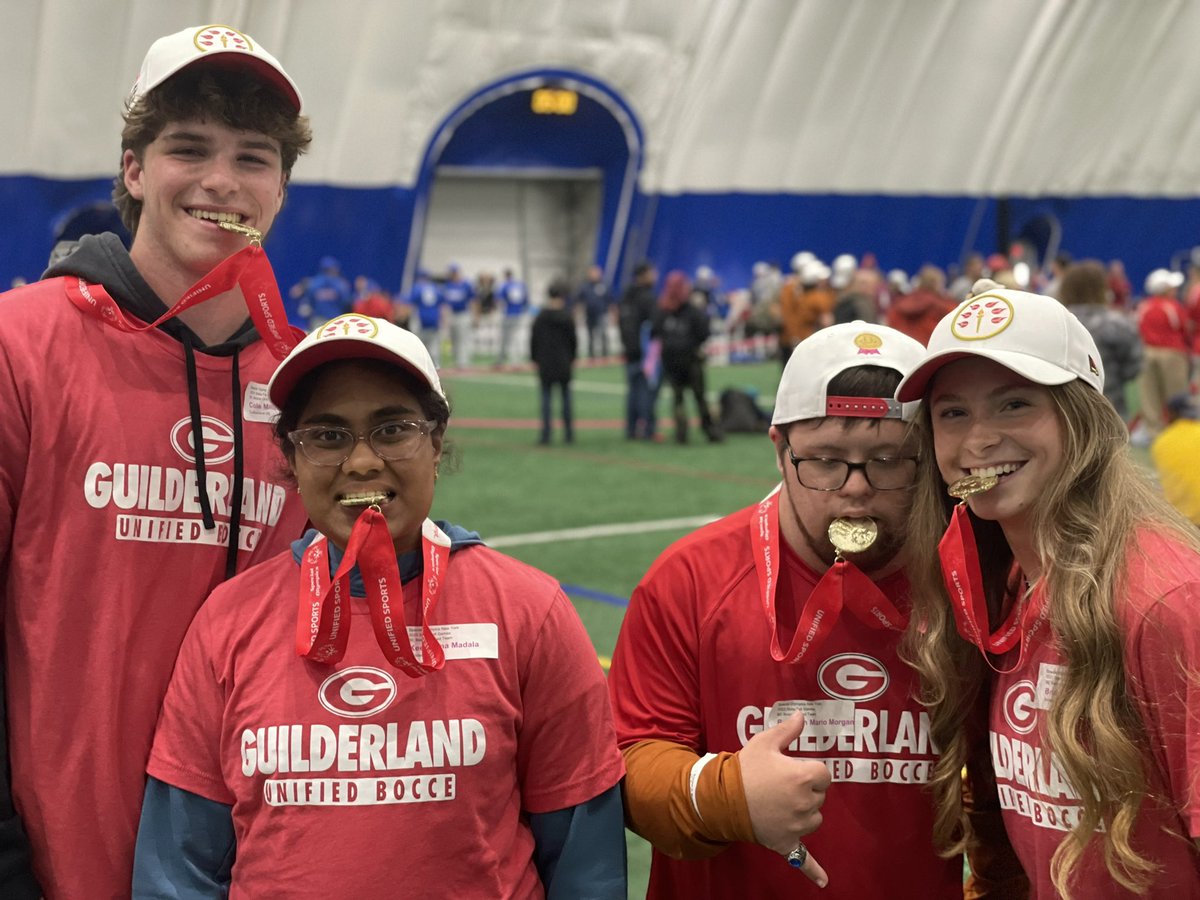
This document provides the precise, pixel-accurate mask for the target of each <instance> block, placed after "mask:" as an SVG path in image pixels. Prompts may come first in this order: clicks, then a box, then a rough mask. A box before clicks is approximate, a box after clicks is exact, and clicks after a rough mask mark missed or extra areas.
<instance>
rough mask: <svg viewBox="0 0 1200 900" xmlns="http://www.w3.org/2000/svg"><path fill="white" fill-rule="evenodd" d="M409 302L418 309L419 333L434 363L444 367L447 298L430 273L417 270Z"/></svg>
mask: <svg viewBox="0 0 1200 900" xmlns="http://www.w3.org/2000/svg"><path fill="white" fill-rule="evenodd" d="M408 303H409V305H410V306H411V307H412V308H413V309H414V310H415V311H416V316H417V321H416V324H417V334H418V335H419V336H420V338H421V343H423V344H424V345H425V349H427V350H428V351H429V355H430V356H431V357H433V365H434V367H436V368H439V369H440V368H441V367H442V321H443V319H444V318H445V307H446V298H445V297H443V296H442V291H441V289H440V288H439V287H438V286H437V283H436V282H434V280H433V279H432V278H430V277H429V273H428V272H426V271H425V270H424V269H418V270H417V277H416V279H414V281H413V285H412V287H411V288H410V289H409V292H408Z"/></svg>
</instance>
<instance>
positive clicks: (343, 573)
mask: <svg viewBox="0 0 1200 900" xmlns="http://www.w3.org/2000/svg"><path fill="white" fill-rule="evenodd" d="M327 552H328V549H327V547H326V543H325V536H324V535H322V536H320V537H318V538H317V539H316V540H315V541H313V543H312V544H311V545H310V546H309V548H308V549H307V550H306V551H305V552H304V558H303V560H301V563H300V601H299V602H300V606H299V616H298V618H297V621H296V652H297V653H298V654H299V655H300V656H303V657H304V658H305V659H310V660H312V661H313V662H319V663H327V664H329V665H334V664H335V663H338V662H340V661H341V659H342V657H343V656H344V655H345V653H346V643H347V641H348V640H349V638H350V609H349V602H350V570H351V569H352V568H353V567H354V565H355V563H357V564H358V570H359V572H360V573H361V574H362V579H363V586H364V587H365V588H366V590H367V604H368V606H369V607H370V610H371V626H372V628H373V629H374V631H375V640H376V642H377V643H378V644H379V649H381V650H382V651H383V655H384V658H385V659H386V660H387V661H388V662H389V663H390V664H391V665H393V666H395V667H396V668H398V669H400V670H401V671H403V672H404V674H406V675H409V676H411V677H413V678H420V677H421V676H422V675H426V674H428V673H429V672H436V671H438V670H439V669H441V668H442V666H443V665H445V663H446V657H445V655H444V654H443V652H442V645H441V644H439V643H438V640H437V638H436V637H434V635H433V631H432V630H431V629H430V627H429V616H430V614H431V613H432V612H433V610H434V608H435V607H436V606H437V602H438V597H439V596H441V592H442V582H443V581H444V580H445V577H446V566H447V564H448V562H449V559H450V538H449V537H447V536H446V533H445V532H444V531H442V530H441V529H440V528H438V527H437V525H435V524H434V523H433V522H431V521H430V520H429V519H426V520H425V523H424V525H422V526H421V553H422V556H423V558H424V562H425V568H424V570H423V572H422V575H421V658H420V659H417V656H416V654H415V653H414V652H413V648H412V642H411V641H410V640H409V636H408V627H407V624H406V623H405V619H404V589H403V587H402V586H401V584H400V569H399V567H398V566H397V564H396V550H395V547H394V546H393V545H392V537H391V534H390V533H389V532H388V527H387V520H386V519H385V518H384V517H383V514H382V513H381V512H379V510H378V509H376V508H375V507H368V508H367V509H365V510H364V511H363V514H362V515H361V516H359V517H358V521H356V522H355V523H354V528H353V530H352V531H351V532H350V540H349V541H347V542H346V553H345V555H344V556H343V557H342V562H341V565H339V566H338V570H337V572H336V573H334V576H333V578H332V579H331V580H330V581H328V582H326V580H325V579H326V578H327V577H328V574H329V566H328V564H327V563H326V561H325V555H326V553H327Z"/></svg>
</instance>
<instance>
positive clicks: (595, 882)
mask: <svg viewBox="0 0 1200 900" xmlns="http://www.w3.org/2000/svg"><path fill="white" fill-rule="evenodd" d="M529 827H530V829H531V830H532V831H533V843H534V863H535V864H536V865H537V870H538V875H540V876H541V879H542V884H543V885H544V886H545V888H546V900H625V898H626V896H627V888H626V875H625V813H624V809H623V808H622V805H621V786H620V784H615V785H613V786H612V787H611V788H609V789H608V790H607V791H605V792H604V793H603V794H599V795H597V796H595V797H593V798H592V799H591V800H588V801H586V802H584V803H580V804H579V805H578V806H571V807H568V808H567V809H558V810H555V811H554V812H548V813H533V814H532V815H530V817H529Z"/></svg>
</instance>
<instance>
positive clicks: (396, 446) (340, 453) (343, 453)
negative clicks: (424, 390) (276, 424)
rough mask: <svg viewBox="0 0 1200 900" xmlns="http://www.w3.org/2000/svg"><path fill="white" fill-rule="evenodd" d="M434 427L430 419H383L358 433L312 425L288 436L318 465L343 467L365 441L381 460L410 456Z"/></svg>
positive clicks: (347, 429)
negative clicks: (389, 420) (365, 430)
mask: <svg viewBox="0 0 1200 900" xmlns="http://www.w3.org/2000/svg"><path fill="white" fill-rule="evenodd" d="M435 427H437V422H434V421H432V420H429V419H421V420H417V421H403V422H384V423H383V424H382V425H376V426H375V427H374V428H372V429H371V430H370V431H368V432H365V433H363V432H359V433H357V434H356V433H355V432H353V431H351V430H350V429H349V428H342V427H341V426H340V425H311V426H309V427H308V428H297V429H296V430H295V431H289V432H288V438H289V439H290V440H291V442H292V444H294V445H295V446H296V447H298V448H299V450H300V452H301V453H303V454H304V457H305V459H307V460H308V461H309V462H310V463H312V464H313V465H317V466H340V465H341V464H342V463H344V462H345V461H346V460H348V459H349V458H350V454H352V453H353V452H354V448H355V447H357V446H358V442H359V441H363V440H365V441H366V442H367V446H368V447H370V448H371V450H372V452H374V454H375V455H376V456H378V457H379V458H380V459H383V460H387V461H388V462H395V461H396V460H400V459H411V458H412V457H413V456H414V455H415V454H416V452H417V448H418V447H420V446H421V438H422V436H424V435H426V434H432V432H433V429H434V428H435Z"/></svg>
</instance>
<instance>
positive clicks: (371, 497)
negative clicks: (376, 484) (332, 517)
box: [338, 491, 388, 509]
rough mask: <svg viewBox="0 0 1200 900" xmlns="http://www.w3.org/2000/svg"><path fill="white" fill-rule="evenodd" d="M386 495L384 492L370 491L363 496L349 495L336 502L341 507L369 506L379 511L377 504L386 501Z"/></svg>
mask: <svg viewBox="0 0 1200 900" xmlns="http://www.w3.org/2000/svg"><path fill="white" fill-rule="evenodd" d="M387 498H388V495H387V494H386V493H385V492H384V491H371V492H369V493H365V494H350V495H348V496H346V497H342V499H340V500H338V503H340V504H341V505H342V506H371V507H374V508H375V509H379V504H381V503H383V502H384V501H385V500H387Z"/></svg>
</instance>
